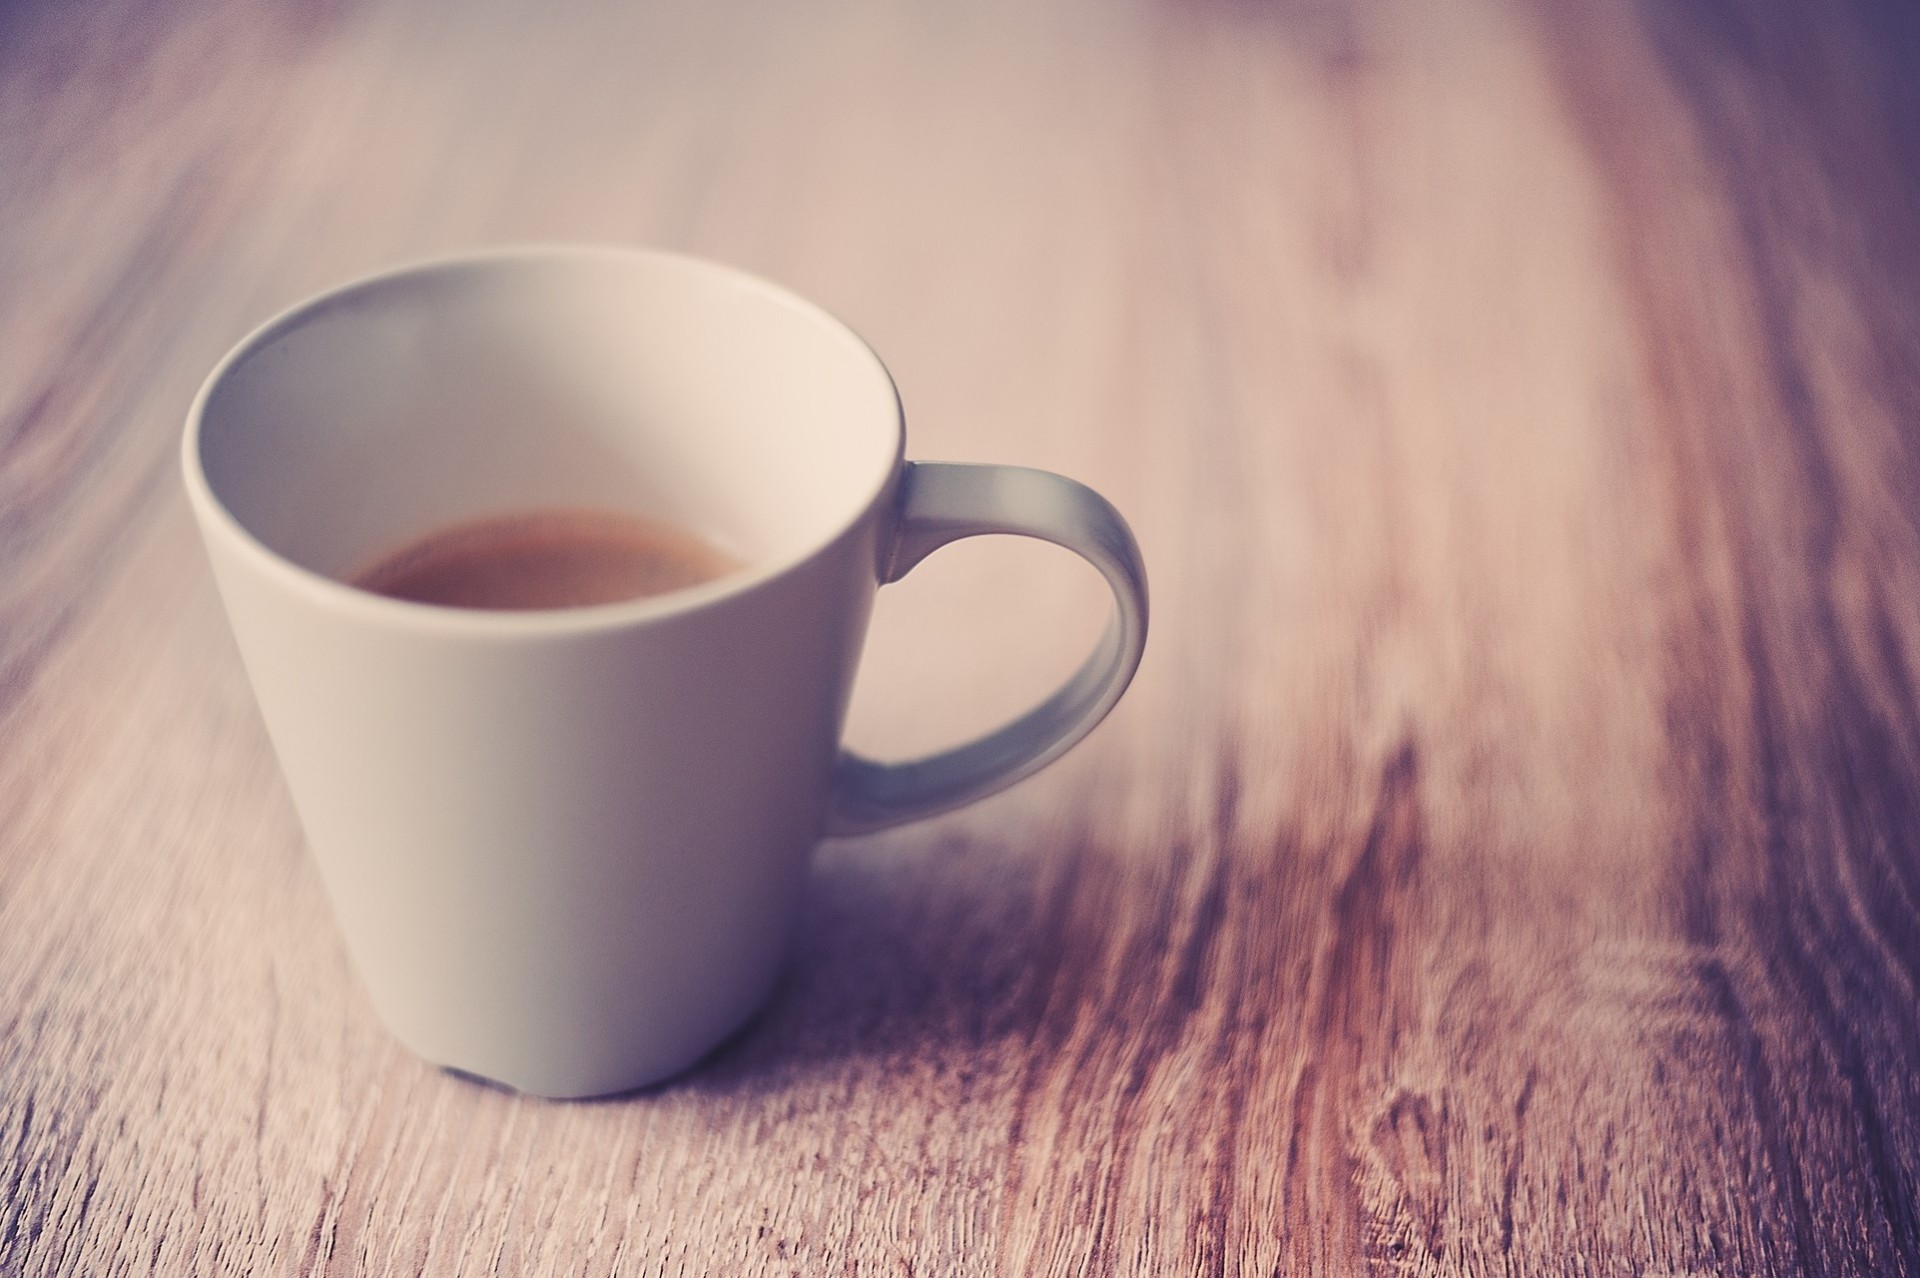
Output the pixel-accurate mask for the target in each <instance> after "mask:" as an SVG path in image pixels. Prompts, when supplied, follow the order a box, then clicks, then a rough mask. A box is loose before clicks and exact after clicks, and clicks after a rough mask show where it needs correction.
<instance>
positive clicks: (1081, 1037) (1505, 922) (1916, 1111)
mask: <svg viewBox="0 0 1920 1278" xmlns="http://www.w3.org/2000/svg"><path fill="white" fill-rule="evenodd" d="M1916 66H1920V17H1916V16H1915V11H1914V10H1913V8H1912V6H1911V5H1909V4H1903V3H1897V2H1896V0H1816V2H1815V3H1812V4H1807V5H1795V4H1790V3H1788V2H1787V0H1750V2H1749V3H1746V4H1732V3H1709V4H1698V3H1687V2H1683V0H1639V3H1637V4H1636V3H1632V2H1630V0H1596V3H1592V4H1585V5H1577V6H1576V5H1563V4H1548V3H1541V4H1537V5H1534V6H1531V7H1529V6H1527V5H1525V4H1524V3H1521V0H1464V2H1463V3H1460V4H1455V5H1448V6H1444V7H1435V6H1429V5H1420V4H1415V3H1412V0H1364V2H1362V0H1276V2H1274V3H1267V2H1265V0H1258V2H1256V0H1179V2H1175V0H1166V2H1165V3H1138V4H1129V5H1094V4H1088V3H1077V2H1076V0H1053V2H1052V3H1047V4H1024V5H1023V4H1013V3H1008V2H1005V0H987V2H985V3H981V4H978V5H965V6H936V5H922V6H905V5H898V4H887V3H882V2H881V0H802V3H799V4H794V5H787V6H778V7H774V6H746V5H737V6H728V5H698V4H692V3H678V2H674V3H661V4H650V5H645V6H623V5H614V4H608V3H589V2H587V0H579V2H577V3H562V4H557V5H536V4H531V3H522V2H520V0H488V2H486V3H477V4H470V5H464V6H449V5H440V4H434V3H432V2H431V0H410V2H408V3H396V4H384V5H358V4H352V3H338V4H329V5H312V6H299V7H297V8H296V7H294V6H256V5H248V4H245V3H242V2H241V0H166V2H165V3H161V4H143V3H135V2H134V0H103V2H102V3H99V4H94V5H87V6H76V5H57V4H35V3H30V2H28V3H15V4H12V5H4V4H0V1274H7V1275H14V1274H19V1275H35V1276H38V1275H49V1274H87V1275H107V1274H139V1273H168V1274H173V1273H192V1274H215V1273H285V1274H363V1273H416V1272H421V1273H433V1274H443V1273H444V1274H452V1273H469V1274H477V1273H496V1272H497V1273H512V1274H540V1275H548V1274H553V1275H558V1274H600V1273H622V1274H636V1275H642V1274H660V1275H669V1274H673V1275H678V1274H706V1273H741V1274H809V1275H811V1274H823V1273H844V1274H856V1275H866V1274H921V1275H930V1274H983V1275H984V1274H1009V1275H1011V1274H1021V1275H1027V1274H1032V1275H1082V1274H1107V1273H1119V1274H1188V1273H1204V1274H1214V1273H1217V1274H1260V1275H1270V1274H1303V1273H1325V1274H1357V1273H1378V1274H1408V1275H1439V1274H1449V1275H1456V1274H1457V1275H1486V1274H1556V1275H1558V1274H1576V1275H1595V1276H1607V1278H1611V1276H1613V1275H1622V1276H1625V1275H1681V1274H1741V1275H1745V1274H1818V1275H1852V1274H1859V1275H1920V702H1917V701H1916V691H1915V690H1916V686H1917V682H1916V681H1917V680H1920V675H1916V673H1915V671H1916V661H1917V660H1920V520H1917V519H1916V510H1917V509H1920V507H1917V506H1916V501H1917V500H1920V446H1917V444H1916V439H1917V438H1920V437H1917V436H1916V427H1917V426H1920V376H1917V375H1916V372H1915V369H1916V367H1920V362H1917V360H1920V79H1916V78H1915V76H1914V74H1913V69H1914V68H1915V67H1916ZM556 238H565V239H574V238H579V239H602V240H616V241H632V242H644V243H653V244H661V245H666V246H670V247H677V248H682V249H687V250H691V251H695V252H700V253H705V254H709V255H712V256H718V257H722V258H726V259H728V260H731V261H735V262H738V263H740V264H742V265H744V266H746V267H749V268H751V269H755V270H759V271H762V272H764V273H767V274H770V275H773V276H775V277H776V278H779V279H782V280H784V281H786V282H788V283H790V284H791V285H793V286H794V287H796V288H798V289H800V290H801V291H803V292H807V293H809V294H811V295H813V296H815V297H817V298H819V299H820V300H821V301H823V302H824V303H826V304H827V305H828V306H829V307H831V308H832V309H834V310H836V311H837V312H839V313H840V314H842V315H844V316H845V317H846V318H847V319H848V320H850V321H851V322H852V323H853V324H854V325H855V326H856V327H857V328H859V329H861V330H862V331H863V332H864V333H866V334H867V335H868V336H869V337H870V338H871V339H872V340H873V342H874V344H875V345H876V346H877V348H878V349H879V350H880V351H881V352H882V353H883V355H885V356H886V357H887V359H888V361H889V363H890V364H891V365H892V366H893V367H894V369H895V371H896V373H897V374H898V377H899V380H900V383H901V385H902V386H903V387H904V389H905V393H906V397H907V402H908V409H909V416H910V421H911V432H912V449H911V451H912V452H913V453H914V454H915V455H917V456H922V457H958V458H975V459H992V460H999V461H1010V462H1021V463H1027V464H1032V465H1040V466H1047V467H1051V468H1055V469H1059V470H1062V471H1065V472H1067V473H1070V474H1074V475H1076V476H1078V477H1080V478H1083V479H1085V480H1087V481H1088V482H1090V483H1092V484H1094V485H1095V486H1097V487H1099V488H1100V489H1102V490H1103V491H1105V492H1106V493H1108V494H1109V495H1110V496H1112V497H1113V498H1114V500H1115V501H1116V503H1117V504H1118V505H1119V506H1120V507H1121V508H1122V509H1123V510H1125V511H1126V512H1127V513H1128V514H1129V516H1130V517H1131V518H1132V519H1133V521H1134V523H1135V526H1136V529H1137V531H1138V532H1139V534H1140V537H1141V541H1142V543H1143V545H1144V546H1145V549H1146V553H1147V557H1148V561H1149V567H1150V570H1151V572H1152V574H1153V578H1154V590H1155V605H1156V619H1155V633H1154V636H1153V641H1152V644H1151V646H1150V649H1149V653H1148V657H1147V661H1146V664H1145V665H1144V666H1143V668H1142V672H1141V677H1140V679H1139V681H1138V683H1137V684H1136V686H1135V688H1134V690H1133V691H1132V692H1131V693H1130V694H1129V696H1128V699H1127V700H1126V702H1125V703H1123V705H1122V707H1121V708H1120V710H1119V711H1118V712H1117V713H1116V714H1115V716H1114V718H1113V719H1112V720H1111V721H1110V722H1109V723H1108V724H1107V725H1106V726H1104V727H1103V728H1102V729H1101V730H1100V732H1098V733H1097V734H1096V735H1095V736H1094V737H1093V738H1092V739H1090V740H1089V742H1088V743H1087V744H1086V745H1085V746H1083V747H1082V748H1081V749H1079V750H1077V751H1076V752H1075V753H1074V754H1073V755H1072V756H1070V757H1069V758H1068V759H1067V760H1066V761H1064V762H1063V763H1061V764H1060V765H1058V766H1057V767H1056V768H1054V769H1052V770H1050V771H1049V772H1047V773H1046V774H1044V775H1042V776H1041V777H1038V778H1036V779H1035V780H1033V781H1031V782H1029V783H1027V784H1025V785H1023V786H1022V787H1020V788H1018V789H1016V790H1014V791H1011V792H1009V793H1008V794H1006V795H1004V796H1002V797H999V798H996V799H994V800H992V801H990V802H987V803H984V804H981V805H978V806H976V807H974V808H972V809H969V810H967V811H964V812H960V813H956V814H953V815H951V816H949V817H946V818H942V819H940V820H937V821H934V822H929V823H926V824H923V825H921V826H918V827H911V828H908V829H905V830H901V831H897V832H894V833H890V834H886V835H881V836H875V837H872V838H869V839H865V840H852V841H845V842H840V843H835V844H829V845H827V846H826V847H824V848H823V850H822V853H821V857H820V861H819V867H818V872H817V874H816V876H815V880H814V883H813V885H812V888H813V891H812V895H811V898H810V902H809V906H808V910H809V913H808V924H807V929H806V939H805V941H804V944H803V946H802V948H801V952H800V953H799V954H798V955H797V957H796V960H795V962H794V965H793V968H792V972H791V975H790V977H789V979H788V981H787V983H786V985H785V986H784V988H783V989H782V990H781V991H780V993H779V995H778V997H777V999H776V1000H775V1002H774V1003H773V1004H772V1006H770V1007H769V1008H768V1009H767V1011H766V1012H765V1013H764V1014H763V1015H762V1016H761V1017H760V1018H759V1019H758V1021H757V1022H756V1023H755V1024H754V1025H753V1026H751V1027H750V1028H749V1029H748V1030H747V1031H746V1032H745V1033H743V1034H742V1035H741V1036H739V1037H738V1038H737V1039H736V1040H735V1041H734V1042H732V1043H731V1044H730V1045H728V1046H727V1047H726V1048H724V1049H723V1050H722V1051H721V1052H719V1053H718V1054H717V1055H716V1056H715V1057H714V1058H713V1059H711V1060H710V1061H709V1062H707V1063H706V1064H705V1065H704V1066H702V1067H701V1068H699V1069H698V1070H696V1071H695V1072H693V1073H692V1074H690V1075H688V1076H687V1077H686V1078H684V1079H683V1080H681V1081H679V1082H677V1083H674V1084H672V1085H669V1086H666V1087H663V1088H660V1089H657V1090H654V1091H652V1092H649V1093H646V1094H643V1095H638V1096H634V1097H629V1098H625V1099H620V1100H616V1101H609V1102H601V1103H592V1104H570V1105H562V1104H550V1103H542V1102H534V1101H527V1100H523V1099H520V1098H517V1097H514V1096H511V1095H508V1094H505V1093H502V1092H499V1091H495V1090H492V1089H489V1088H486V1087H483V1086H480V1085H476V1084H473V1083H470V1082H467V1081H464V1080H461V1079H458V1078H454V1077H450V1076H448V1075H445V1074H442V1073H440V1072H437V1071H435V1070H432V1069H430V1068H428V1067H426V1066H424V1065H421V1064H419V1063H418V1062H416V1061H414V1060H413V1059H411V1058H410V1057H409V1056H407V1055H406V1054H405V1053H404V1052H403V1051H401V1050H400V1049H399V1048H397V1047H395V1046H394V1045H393V1044H392V1043H390V1042H389V1041H388V1039H387V1038H386V1036H385V1034H384V1032H383V1031H382V1030H381V1029H380V1027H379V1026H378V1025H377V1024H376V1023H375V1022H374V1020H373V1018H372V1014H371V1012H370V1010H369V1009H368V1007H367V1006H366V1004H365V1002H364V1000H363V997H362V995H361V994H360V992H359V990H358V988H357V986H356V985H355V984H354V980H353V977H352V974H351V971H350V969H349V968H348V966H347V962H346V959H345V956H344V954H343V952H342V951H341V949H340V947H339V944H338V942H337V940H336V939H335V937H334V935H333V932H332V929H331V926H330V924H329V922H328V920H327V917H326V911H325V906H324V902H323V901H322V899H321V895H320V890H319V885H318V883H317V880H316V878H315V876H314V874H313V872H312V870H311V868H310V867H309V866H308V864H307V863H306V860H305V853H304V851H303V850H302V847H301V843H300V836H299V832H298V830H297V828H296V826H295V823H294V820H293V817H292V814H291V811H290V809H289V807H288V805H287V802H286V798H285V795H284V792H283V791H282V789H281V786H280V782H279V780H278V776H277V772H276V768H275V765H274V762H273V760H272V758H271V755H270V753H269V751H268V748H267V745H266V742H265V738H264V735H263V732H262V730H261V727H260V724H259V722H258V718H257V715H256V712H255V710H254V708H253V704H252V700H251V697H250V694H249V693H248V690H247V688H246V686H245V681H244V677H243V675H242V672H241V670H240V668H239V665H238V662H237V659H236V656H235V653H234V651H233V648H232V645H231V643H230V641H229V640H228V638H227V637H226V633H225V629H224V622H223V619H222V618H221V616H220V613H219V609H218V604H217V601H216V600H215V598H214V595H213V592H212V589H211V583H210V581H209V579H208V576H207V573H206V569H205V564H204V560H203V558H202V556H201V553H200V550H199V547H198V545H197V543H196V541H195V539H194V534H193V531H192V528H191V526H190V522H189V519H188V516H187V514H186V510H185V505H184V501H183V499H182V497H181V495H180V494H179V492H178V490H177V485H176V481H175V479H174V476H173V447H174V443H175V439H176V437H177V435H176V433H177V428H178V423H179V420H180V417H181V414H182V412H183V411H184V408H185V404H186V402H187V400H188V398H189V397H190V395H191V393H192V390H193V387H194V386H195V384H196V383H197V381H198V379H199V377H200V376H201V375H202V374H203V372H204V370H205V369H206V368H207V367H209V366H210V365H211V364H212V362H213V361H214V360H215V359H216V358H217V357H218V355H219V354H220V353H221V352H222V350H224V349H225V347H226V346H228V345H229V344H231V342H232V341H233V340H235V339H236V338H237V337H238V336H239V335H240V333H241V332H243V331H244V329H245V328H246V327H247V326H249V325H250V324H252V323H254V322H256V321H257V320H259V319H260V318H262V317H264V316H265V315H266V314H268V313H270V312H271V311H272V310H273V309H275V308H277V307H279V306H282V305H285V304H287V303H289V302H291V301H293V300H295V299H297V298H298V297H299V296H301V295H302V294H303V293H306V292H308V291H311V290H313V289H315V288H318V287H321V286H323V285H326V284H329V283H332V282H335V281H336V280H338V279H340V278H342V277H344V276H347V275H349V274H351V273H354V272H357V271H361V270H365V269H370V268H372V267H375V266H378V265H383V264H385V263H388V262H390V261H393V260H396V259H401V258H406V257H410V256H417V255H421V254H426V253H433V252H444V251H452V250H456V249H460V248H465V247H470V246H473V245H478V244H484V243H492V242H498V241H505V240H530V239H556ZM1100 595H1101V590H1100V587H1099V585H1098V583H1097V582H1089V581H1087V580H1085V577H1084V575H1082V574H1081V573H1080V572H1078V571H1077V570H1076V569H1075V567H1074V566H1073V565H1071V564H1070V563H1067V562H1065V561H1064V559H1062V558H1057V557H1050V556H1048V555H1046V554H1044V553H1038V552H1035V551H1033V550H1032V549H1031V548H1028V547H1018V546H1015V547H1002V546H979V545H968V546H963V547H959V548H956V549H954V550H952V551H949V552H945V553H943V555H941V556H939V557H937V558H936V559H935V560H933V561H932V562H931V563H929V564H928V565H927V566H926V567H925V568H924V569H922V570H920V571H919V572H917V573H916V574H915V576H914V577H913V578H911V579H909V581H908V582H906V583H903V584H902V585H901V586H899V587H895V588H891V589H890V590H889V591H888V592H887V594H886V595H885V596H884V597H883V600H882V615H881V616H880V617H879V619H878V624H877V626H876V632H875V636H874V640H873V643H872V646H871V650H870V656H869V662H868V666H867V668H866V669H865V670H864V671H863V676H862V678H863V683H862V686H861V689H860V692H859V695H858V700H857V705H856V716H855V717H856V724H855V737H856V740H857V741H858V742H859V744H861V745H863V746H864V747H866V748H869V749H873V750H877V751H881V752H893V753H904V752H907V751H911V750H914V749H918V748H922V747H925V746H928V745H931V744H935V743H937V742H940V741H944V740H951V739H954V738H957V737H959V736H961V735H962V734H964V733H965V732H967V731H969V730H971V729H974V728H977V727H979V726H983V725H984V724H985V723H987V722H988V721H990V720H992V719H995V718H997V717H999V716H1002V715H1004V714H1005V713H1006V712H1008V711H1010V710H1012V709H1014V708H1016V707H1017V706H1018V705H1020V704H1021V703H1022V702H1024V701H1025V700H1027V699H1028V698H1030V697H1031V695H1033V693H1034V692H1036V691H1037V690H1039V689H1041V688H1044V687H1045V686H1047V685H1048V684H1049V683H1050V682H1051V681H1052V680H1053V679H1055V678H1056V677H1057V676H1058V675H1059V673H1060V672H1061V671H1063V670H1064V669H1066V668H1068V667H1069V666H1070V664H1071V662H1072V661H1073V659H1074V658H1075V657H1076V656H1077V655H1078V654H1079V652H1080V651H1082V650H1083V648H1084V646H1085V645H1086V643H1087V642H1088V641H1089V639H1090V636H1091V635H1092V634H1093V633H1094V631H1095V629H1096V628H1097V625H1098V622H1099V617H1100V610H1101V607H1102V601H1101V598H1100ZM935 672H938V673H937V674H936V673H935Z"/></svg>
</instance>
